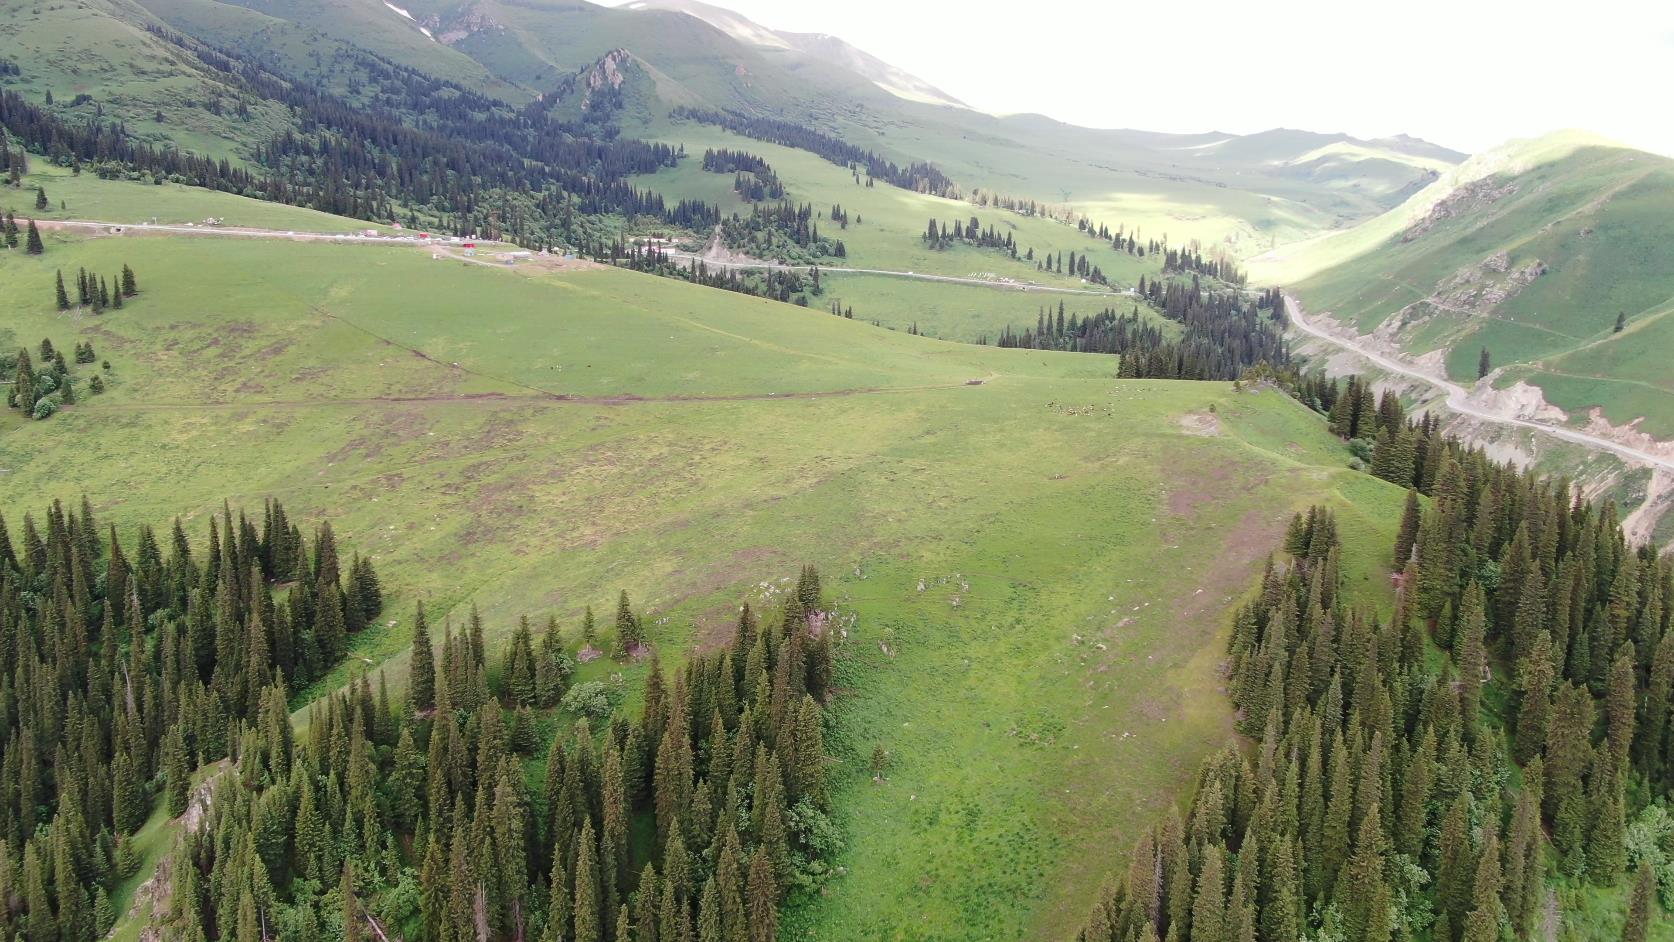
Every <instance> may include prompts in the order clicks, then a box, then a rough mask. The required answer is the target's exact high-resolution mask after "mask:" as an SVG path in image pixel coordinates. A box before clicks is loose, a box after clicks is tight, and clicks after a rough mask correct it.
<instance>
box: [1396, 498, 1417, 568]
mask: <svg viewBox="0 0 1674 942" xmlns="http://www.w3.org/2000/svg"><path fill="white" fill-rule="evenodd" d="M1419 519H1420V513H1419V506H1418V490H1417V489H1416V488H1411V487H1409V488H1407V502H1406V506H1405V507H1403V508H1402V510H1401V529H1400V533H1399V535H1397V536H1396V538H1395V568H1396V569H1401V568H1403V567H1405V566H1406V564H1407V563H1408V561H1409V560H1411V558H1412V548H1413V545H1414V544H1415V543H1417V542H1418V524H1419ZM1409 588H1416V586H1413V587H1409Z"/></svg>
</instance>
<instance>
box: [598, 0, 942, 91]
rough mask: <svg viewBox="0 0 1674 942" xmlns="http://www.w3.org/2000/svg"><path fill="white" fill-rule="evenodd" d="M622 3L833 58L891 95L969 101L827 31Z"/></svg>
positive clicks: (722, 12) (685, 0)
mask: <svg viewBox="0 0 1674 942" xmlns="http://www.w3.org/2000/svg"><path fill="white" fill-rule="evenodd" d="M624 8H625V9H629V10H671V11H675V12H679V13H685V14H686V15H688V16H694V17H697V18H698V19H700V20H702V21H704V22H705V23H708V24H709V25H710V26H713V27H715V28H716V29H718V30H720V31H721V32H723V33H726V34H727V35H729V36H731V37H733V38H734V39H737V40H738V41H740V42H742V43H746V44H748V45H752V46H756V47H759V48H762V49H781V50H786V51H794V52H798V53H802V54H803V55H806V56H810V57H812V58H815V59H818V60H820V61H824V62H831V63H835V64H837V65H839V66H841V67H843V68H845V69H847V70H849V71H850V72H854V73H855V74H857V75H860V76H862V77H864V78H866V79H869V80H871V82H872V83H873V84H875V85H877V86H878V87H879V88H881V89H883V90H884V91H886V92H889V93H890V94H891V95H895V96H896V97H898V98H904V99H906V100H907V101H916V102H922V103H924V104H929V105H946V106H948V107H953V108H965V107H968V106H967V105H966V104H965V103H964V102H962V101H960V100H959V99H957V98H954V97H953V96H952V95H949V94H947V93H946V92H944V91H942V90H941V89H939V88H936V87H935V86H934V85H931V84H930V83H929V82H926V81H924V80H923V79H921V78H918V77H917V76H915V75H912V74H911V73H909V72H907V71H905V70H903V69H899V68H896V67H895V66H893V65H890V64H889V63H887V62H885V61H883V60H882V59H879V58H878V57H876V56H874V55H872V54H871V53H868V52H866V51H864V50H862V49H858V48H856V47H855V46H852V45H850V44H849V43H847V42H845V41H844V40H843V39H842V38H840V37H837V36H832V35H830V34H828V33H793V32H788V31H786V30H774V29H768V28H766V27H764V26H761V25H759V24H757V23H756V22H755V21H753V20H750V19H748V18H746V17H743V16H740V15H739V14H737V13H734V12H733V11H731V10H726V9H722V8H721V7H717V6H713V5H711V4H708V3H700V2H698V0H634V2H633V3H628V4H624Z"/></svg>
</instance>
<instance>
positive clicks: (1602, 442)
mask: <svg viewBox="0 0 1674 942" xmlns="http://www.w3.org/2000/svg"><path fill="white" fill-rule="evenodd" d="M1285 314H1286V315H1287V316H1289V318H1290V322H1291V324H1292V325H1294V326H1295V327H1296V329H1297V330H1300V331H1301V332H1303V333H1305V334H1307V335H1308V336H1310V337H1317V338H1319V339H1320V340H1323V341H1325V342H1326V343H1329V344H1331V345H1333V346H1336V347H1340V348H1341V349H1343V350H1347V351H1348V352H1350V353H1352V354H1354V355H1356V356H1358V357H1360V358H1361V359H1363V360H1367V361H1370V362H1371V363H1372V364H1373V365H1375V366H1377V367H1378V368H1379V369H1382V370H1386V371H1388V372H1390V373H1394V374H1396V375H1399V376H1404V377H1407V378H1408V379H1415V380H1418V381H1419V382H1422V383H1425V384H1427V385H1429V386H1432V387H1434V388H1436V389H1439V390H1441V391H1442V392H1443V393H1444V394H1445V395H1446V397H1447V398H1446V402H1447V407H1448V408H1449V409H1451V410H1453V411H1454V412H1457V413H1458V414H1460V415H1463V416H1466V417H1468V418H1472V419H1480V420H1482V421H1484V422H1495V423H1498V424H1500V425H1510V426H1515V427H1517V428H1526V429H1531V430H1533V431H1536V432H1541V433H1543V434H1545V435H1549V436H1551V437H1553V438H1556V439H1559V440H1561V441H1566V442H1569V443H1570V444H1573V445H1581V446H1584V447H1587V448H1592V449H1595V450H1598V451H1607V452H1610V453H1611V454H1613V455H1615V456H1616V457H1618V458H1622V459H1624V460H1626V461H1628V462H1630V463H1633V464H1638V465H1645V466H1648V467H1652V468H1656V469H1660V470H1663V471H1674V459H1670V458H1664V457H1661V456H1659V455H1654V454H1652V453H1650V452H1648V451H1641V450H1640V449H1638V448H1633V447H1631V446H1628V445H1624V444H1622V443H1620V442H1614V441H1611V440H1610V439H1608V438H1600V437H1599V436H1597V435H1589V434H1587V433H1586V432H1580V431H1576V430H1575V429H1571V428H1565V427H1563V426H1561V425H1552V424H1550V423H1547V422H1535V421H1533V420H1530V419H1520V418H1517V417H1516V416H1511V415H1504V414H1502V413H1498V412H1494V411H1492V410H1489V409H1484V408H1482V407H1481V406H1476V405H1473V404H1471V402H1470V392H1469V391H1468V390H1466V389H1465V387H1463V386H1460V385H1459V384H1458V383H1454V382H1450V381H1448V380H1446V379H1443V378H1441V377H1439V376H1433V375H1431V374H1429V373H1426V372H1423V371H1422V370H1419V369H1418V368H1417V367H1414V366H1412V365H1410V364H1407V363H1403V362H1401V361H1399V360H1396V359H1395V358H1393V357H1390V356H1387V355H1385V354H1382V353H1378V352H1377V351H1375V350H1370V349H1367V348H1366V347H1363V346H1361V345H1360V344H1359V343H1356V342H1355V341H1353V340H1350V339H1348V338H1346V337H1340V336H1338V335H1336V334H1333V333H1331V332H1329V331H1327V330H1325V329H1324V328H1323V327H1320V326H1319V325H1317V324H1315V323H1313V322H1311V321H1309V320H1308V316H1307V315H1306V314H1305V313H1303V311H1302V305H1301V304H1299V303H1297V300H1296V299H1295V298H1293V297H1291V296H1290V295H1288V294H1287V295H1285Z"/></svg>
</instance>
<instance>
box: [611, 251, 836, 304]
mask: <svg viewBox="0 0 1674 942" xmlns="http://www.w3.org/2000/svg"><path fill="white" fill-rule="evenodd" d="M600 260H601V261H608V262H610V263H611V264H613V265H620V266H621V267H623V268H628V269H632V270H633V271H640V272H646V273H648V274H653V275H661V276H663V277H665V278H677V279H679V280H681V281H689V282H691V283H692V284H695V285H704V286H706V287H710V288H720V289H721V290H723V291H735V292H737V293H739V294H747V295H750V296H751V297H756V298H768V299H770V300H774V301H780V302H783V303H786V304H796V305H798V306H801V307H807V306H808V297H809V295H814V294H820V293H821V288H820V274H819V269H818V268H812V269H810V270H809V271H808V272H806V273H804V272H803V271H802V270H800V269H791V268H784V269H778V268H769V269H763V270H753V269H743V268H733V267H730V266H726V265H716V266H714V267H710V265H709V264H708V263H707V262H704V261H702V260H700V259H688V260H686V261H685V262H681V261H680V260H678V259H675V258H672V257H670V256H669V254H668V252H666V251H665V250H663V249H662V248H660V247H658V246H655V245H651V246H641V245H623V244H621V243H618V244H616V245H614V246H613V247H612V248H611V249H610V250H609V252H608V253H606V254H604V255H601V256H600Z"/></svg>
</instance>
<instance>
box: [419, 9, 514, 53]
mask: <svg viewBox="0 0 1674 942" xmlns="http://www.w3.org/2000/svg"><path fill="white" fill-rule="evenodd" d="M419 25H420V26H422V27H424V28H425V29H428V30H429V31H430V32H431V33H432V34H433V38H435V39H436V41H437V42H441V43H445V44H447V45H449V46H451V45H453V44H454V43H457V42H459V41H460V40H463V39H467V38H469V37H471V36H473V35H475V34H477V33H481V32H483V31H485V30H491V29H504V28H505V27H504V26H502V25H500V21H499V20H496V19H495V18H494V17H492V16H490V15H489V14H488V11H486V10H484V9H483V8H482V7H481V6H480V5H476V4H473V5H471V6H468V7H466V8H465V9H464V10H463V11H461V12H460V13H459V14H458V15H456V16H452V17H449V18H448V19H446V20H444V19H442V18H441V17H439V16H436V15H434V14H432V15H430V16H427V17H425V18H424V19H423V20H420V21H419Z"/></svg>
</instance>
